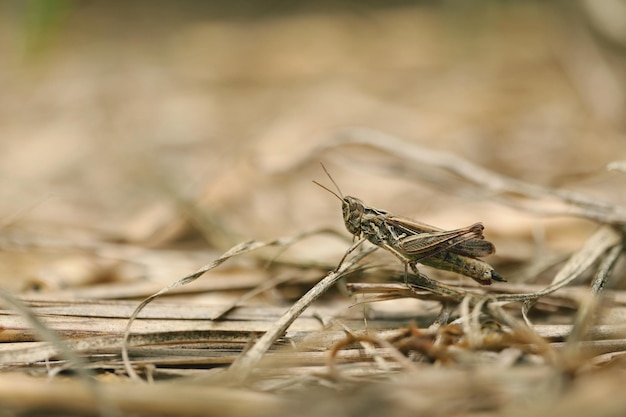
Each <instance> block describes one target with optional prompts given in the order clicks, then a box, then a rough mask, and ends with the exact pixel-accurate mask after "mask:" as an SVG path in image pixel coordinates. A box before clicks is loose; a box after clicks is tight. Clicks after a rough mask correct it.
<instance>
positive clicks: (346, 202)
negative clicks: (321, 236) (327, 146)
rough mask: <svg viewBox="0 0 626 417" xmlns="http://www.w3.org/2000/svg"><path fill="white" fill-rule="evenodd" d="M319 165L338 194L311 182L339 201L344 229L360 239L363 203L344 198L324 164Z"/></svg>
mask: <svg viewBox="0 0 626 417" xmlns="http://www.w3.org/2000/svg"><path fill="white" fill-rule="evenodd" d="M321 165H322V169H323V170H324V172H325V173H326V175H328V178H330V180H331V181H332V183H333V184H334V185H335V188H337V191H338V192H339V194H337V193H336V192H334V191H333V190H331V189H330V188H328V187H325V186H323V185H322V184H320V183H319V182H317V181H313V182H314V183H315V184H317V185H318V186H320V187H322V188H323V189H325V190H326V191H328V192H329V193H331V194H332V195H334V196H335V197H337V198H338V199H339V200H340V201H341V211H342V212H343V222H344V223H345V224H346V229H348V232H350V233H351V234H352V235H354V236H358V237H360V236H361V233H362V230H361V217H362V216H363V213H364V212H365V210H366V206H365V203H363V202H362V201H361V200H359V199H358V198H356V197H350V196H346V197H344V196H343V193H342V192H341V190H340V189H339V186H338V185H337V183H336V182H335V180H334V179H333V177H332V176H331V175H330V173H329V172H328V170H326V167H325V166H324V164H321Z"/></svg>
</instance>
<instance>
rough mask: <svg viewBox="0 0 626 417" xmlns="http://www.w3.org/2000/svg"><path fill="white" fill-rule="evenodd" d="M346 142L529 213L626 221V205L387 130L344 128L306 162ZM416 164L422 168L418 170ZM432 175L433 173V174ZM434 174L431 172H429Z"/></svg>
mask: <svg viewBox="0 0 626 417" xmlns="http://www.w3.org/2000/svg"><path fill="white" fill-rule="evenodd" d="M344 145H362V146H368V147H372V148H374V149H377V150H379V151H381V152H384V153H387V154H389V155H392V156H393V157H395V158H397V159H399V160H405V161H408V162H410V163H407V164H406V169H404V170H403V172H408V173H411V174H412V175H411V176H412V177H414V176H418V177H420V179H424V178H425V177H426V175H424V174H423V172H424V170H423V168H424V167H429V168H432V169H439V170H443V171H447V172H449V173H452V174H454V175H456V176H457V177H460V178H463V179H465V180H466V181H467V182H470V183H473V184H475V185H476V186H478V187H480V189H481V190H483V191H484V190H488V191H490V192H491V193H492V197H494V198H495V197H498V198H499V200H500V201H501V202H502V203H505V204H507V205H509V206H511V207H514V208H517V209H519V210H523V211H526V212H531V213H536V214H542V215H559V214H560V215H572V216H578V217H582V218H587V219H591V220H594V221H597V222H600V223H609V224H621V225H624V224H626V207H621V206H618V205H615V204H612V203H608V202H602V201H598V200H597V199H594V198H591V197H588V196H586V195H584V194H579V193H575V192H571V191H566V190H559V189H554V188H547V187H542V186H539V185H536V184H531V183H527V182H524V181H520V180H516V179H514V178H510V177H507V176H505V175H501V174H498V173H496V172H493V171H490V170H488V169H486V168H483V167H482V166H480V165H477V164H474V163H472V162H470V161H468V160H467V159H464V158H461V157H459V156H457V155H454V154H452V153H449V152H442V151H434V150H432V149H429V148H426V147H423V146H420V145H418V144H416V143H414V142H409V141H406V140H402V139H400V138H397V137H395V136H393V135H389V134H387V133H383V132H378V131H375V130H371V129H364V128H353V129H346V130H342V131H340V132H338V133H336V134H335V135H334V137H333V138H332V139H330V140H329V141H327V142H326V143H324V144H323V145H322V146H321V147H320V148H318V151H317V153H313V154H312V155H310V156H308V157H307V159H306V160H307V161H308V160H311V159H314V158H318V157H319V156H318V155H319V153H322V152H325V151H327V150H329V149H333V148H336V147H339V146H344ZM413 167H419V169H420V170H419V171H418V170H415V169H414V168H413ZM430 174H432V173H430ZM429 176H430V177H432V175H429Z"/></svg>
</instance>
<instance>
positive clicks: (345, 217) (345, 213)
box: [341, 200, 352, 222]
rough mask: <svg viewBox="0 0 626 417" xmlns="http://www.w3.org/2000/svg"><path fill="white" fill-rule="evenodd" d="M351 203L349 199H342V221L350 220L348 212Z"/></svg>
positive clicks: (349, 211) (350, 209) (350, 208)
mask: <svg viewBox="0 0 626 417" xmlns="http://www.w3.org/2000/svg"><path fill="white" fill-rule="evenodd" d="M351 206H352V204H351V203H350V202H349V201H346V200H344V201H343V204H342V205H341V211H342V212H343V221H344V222H345V221H348V220H350V213H351V212H352V207H351Z"/></svg>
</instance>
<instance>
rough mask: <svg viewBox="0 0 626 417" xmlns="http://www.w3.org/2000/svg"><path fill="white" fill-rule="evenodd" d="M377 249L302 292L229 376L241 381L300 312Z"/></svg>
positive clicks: (352, 259) (370, 250)
mask: <svg viewBox="0 0 626 417" xmlns="http://www.w3.org/2000/svg"><path fill="white" fill-rule="evenodd" d="M376 249H378V247H377V246H372V247H369V248H367V249H364V250H363V251H361V252H359V253H357V254H356V255H354V256H353V257H352V258H351V259H350V260H349V261H348V262H343V263H342V264H341V265H339V267H338V268H337V269H336V270H335V271H331V272H329V273H328V275H326V277H325V278H324V279H322V280H321V281H320V282H318V283H317V284H316V285H315V286H314V287H313V288H311V289H310V290H309V291H308V292H307V293H306V294H304V295H303V296H302V297H300V299H299V300H298V301H296V302H295V303H294V304H293V305H292V306H291V307H290V308H289V310H287V312H285V314H283V315H282V317H281V318H280V319H278V320H277V321H276V323H274V325H273V326H272V327H271V328H270V329H268V330H267V332H265V334H263V336H261V337H260V338H259V340H257V342H256V343H255V344H254V346H252V348H250V349H249V350H247V351H246V352H244V353H243V354H241V355H240V356H239V357H238V358H237V359H236V360H235V362H233V364H232V365H231V366H230V368H229V369H228V373H229V377H232V378H233V379H234V380H235V381H236V382H239V383H242V382H244V381H245V380H246V378H247V377H248V376H249V375H250V373H251V372H252V370H253V369H254V367H255V366H256V365H257V364H258V363H259V362H260V361H261V359H262V358H263V355H265V353H266V352H267V351H268V350H269V349H270V347H271V346H272V344H274V342H275V341H276V340H277V339H278V338H279V337H280V336H282V334H283V333H285V331H286V330H287V329H288V328H289V326H291V323H293V322H294V320H296V318H298V316H300V314H302V312H303V311H304V310H305V309H306V308H307V307H308V306H309V305H310V304H311V303H313V302H314V301H315V300H317V299H318V298H319V297H320V296H321V295H322V294H324V293H325V292H326V291H327V290H328V289H329V288H330V287H332V286H333V285H334V284H335V283H336V282H337V281H338V280H339V279H340V278H341V277H343V276H345V275H346V274H347V273H348V272H350V270H351V268H352V267H353V266H354V265H356V264H357V263H358V262H359V261H360V260H361V259H363V258H365V257H366V256H367V255H369V254H370V253H372V252H374V251H375V250H376Z"/></svg>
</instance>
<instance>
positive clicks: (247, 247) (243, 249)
mask: <svg viewBox="0 0 626 417" xmlns="http://www.w3.org/2000/svg"><path fill="white" fill-rule="evenodd" d="M318 233H320V231H319V230H317V229H316V230H310V231H306V232H303V233H301V234H299V235H297V236H293V237H286V238H279V239H275V240H272V241H269V242H259V241H254V240H253V241H248V242H244V243H240V244H238V245H235V246H233V247H232V248H230V249H229V250H228V251H226V252H225V253H224V254H223V255H222V256H220V257H219V258H217V259H215V260H214V261H212V262H210V263H208V264H206V265H204V266H203V267H202V268H200V269H198V270H197V271H196V272H194V273H192V274H189V275H187V276H185V277H183V278H181V279H179V280H178V281H175V282H173V283H171V284H170V285H168V286H167V287H165V288H162V289H161V290H160V291H157V292H156V293H154V294H152V295H151V296H149V297H147V298H146V299H144V300H143V301H142V302H141V303H140V304H139V305H138V306H137V308H136V309H135V311H133V313H132V314H131V316H130V318H129V319H128V324H127V325H126V329H125V331H124V337H123V339H122V359H123V361H124V368H125V369H126V372H127V373H128V375H129V376H130V377H131V378H132V379H135V380H139V379H140V378H139V375H137V373H136V372H135V370H134V369H133V367H132V365H131V363H130V358H129V356H128V339H129V337H130V329H131V326H132V324H133V322H134V321H135V319H136V318H137V316H138V315H139V313H140V312H141V311H142V310H143V309H144V308H145V307H146V306H147V305H148V304H150V303H151V302H152V301H154V300H155V299H156V298H158V297H160V296H161V295H163V294H165V293H167V292H168V291H170V290H172V289H174V288H177V287H180V286H183V285H186V284H189V283H191V282H193V281H195V280H196V279H198V278H199V277H200V276H202V275H203V274H204V273H205V272H207V271H210V270H212V269H214V268H217V267H218V266H219V265H221V264H222V263H224V262H226V261H227V260H228V259H230V258H232V257H233V256H237V255H243V254H246V253H249V252H252V251H254V250H257V249H260V248H264V247H268V246H288V245H291V244H293V243H295V242H297V241H299V240H302V239H304V238H306V237H309V236H312V235H315V234H318Z"/></svg>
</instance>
